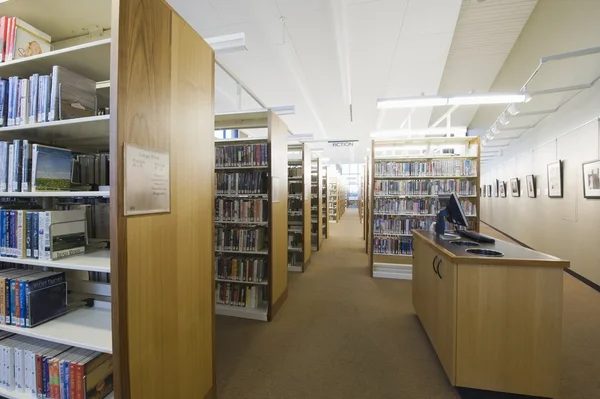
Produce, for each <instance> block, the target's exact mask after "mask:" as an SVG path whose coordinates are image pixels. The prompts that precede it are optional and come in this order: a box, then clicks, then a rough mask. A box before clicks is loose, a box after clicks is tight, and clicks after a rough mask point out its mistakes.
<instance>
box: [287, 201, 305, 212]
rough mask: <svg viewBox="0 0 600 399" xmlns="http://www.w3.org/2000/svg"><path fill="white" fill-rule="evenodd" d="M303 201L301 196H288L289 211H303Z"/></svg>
mask: <svg viewBox="0 0 600 399" xmlns="http://www.w3.org/2000/svg"><path fill="white" fill-rule="evenodd" d="M303 203H304V201H302V199H300V198H288V211H291V212H302V209H303Z"/></svg>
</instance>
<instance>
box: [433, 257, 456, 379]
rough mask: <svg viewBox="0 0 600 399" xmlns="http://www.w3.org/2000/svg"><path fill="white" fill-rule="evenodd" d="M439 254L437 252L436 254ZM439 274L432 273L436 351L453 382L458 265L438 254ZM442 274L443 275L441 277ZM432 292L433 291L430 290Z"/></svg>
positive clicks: (436, 264)
mask: <svg viewBox="0 0 600 399" xmlns="http://www.w3.org/2000/svg"><path fill="white" fill-rule="evenodd" d="M436 255H437V254H436ZM435 267H436V269H437V271H438V275H436V274H434V273H433V270H432V273H431V275H433V276H434V277H433V278H434V280H435V284H436V287H435V288H434V289H433V291H435V302H434V304H433V305H434V308H433V309H432V310H433V311H434V318H435V320H436V325H435V332H434V335H435V340H434V347H435V351H436V353H437V355H438V358H439V359H440V362H441V363H442V366H443V367H444V370H445V371H446V375H447V376H448V379H449V380H450V383H451V384H453V385H454V384H455V381H456V280H457V279H456V271H457V268H456V265H455V264H454V263H451V262H450V261H449V260H448V259H447V258H445V257H443V256H438V259H437V260H436V261H435ZM440 276H441V277H440ZM429 293H431V292H429Z"/></svg>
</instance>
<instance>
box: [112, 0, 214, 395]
mask: <svg viewBox="0 0 600 399" xmlns="http://www.w3.org/2000/svg"><path fill="white" fill-rule="evenodd" d="M113 11H114V12H115V16H114V18H115V21H116V23H115V24H113V26H112V28H113V32H112V37H113V44H112V54H111V55H112V58H113V60H112V61H113V62H112V67H111V69H112V70H111V176H112V178H111V182H113V185H112V186H111V227H112V229H113V230H112V231H111V244H112V245H111V267H112V272H113V281H112V287H113V291H112V292H113V330H114V331H115V334H114V336H115V338H114V343H115V344H114V347H115V348H118V349H117V351H115V367H116V371H115V376H116V377H117V378H118V379H117V389H116V397H117V398H128V397H131V398H144V399H151V398H165V397H196V396H200V397H204V396H205V395H206V394H207V393H209V392H211V391H212V390H213V384H214V367H213V358H214V356H213V354H214V353H213V352H214V344H213V339H214V334H213V326H214V305H213V301H214V295H213V294H214V284H213V278H214V277H213V252H212V241H213V230H212V229H213V226H212V220H213V198H212V191H213V185H212V176H213V168H214V150H213V139H214V135H213V130H214V129H213V126H214V119H213V97H214V95H213V91H214V55H213V52H212V49H211V48H210V47H209V46H208V45H207V44H206V43H205V42H204V40H202V38H201V37H200V36H198V34H197V33H196V32H195V31H194V30H193V29H192V28H191V27H189V26H188V25H187V24H186V23H185V22H184V21H183V20H182V19H181V18H180V17H179V16H177V15H176V14H174V13H172V11H171V10H170V9H169V8H168V7H167V6H166V5H165V4H164V3H162V2H159V1H152V0H120V1H114V2H113ZM124 143H132V144H135V145H138V146H141V147H148V148H151V149H158V150H163V151H169V152H170V154H171V181H170V184H171V213H169V214H160V215H143V216H136V217H128V218H125V217H124V216H123V190H124V188H123V186H122V176H123V164H122V162H121V160H122V149H123V144H124ZM192 182H193V184H191V183H192ZM115 276H116V278H115ZM165 304H168V306H166V305H165ZM157 376H160V378H158V377H157Z"/></svg>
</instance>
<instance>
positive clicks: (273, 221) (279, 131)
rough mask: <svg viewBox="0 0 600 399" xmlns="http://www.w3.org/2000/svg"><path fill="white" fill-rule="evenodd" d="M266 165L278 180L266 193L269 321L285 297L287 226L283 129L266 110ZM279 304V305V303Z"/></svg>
mask: <svg viewBox="0 0 600 399" xmlns="http://www.w3.org/2000/svg"><path fill="white" fill-rule="evenodd" d="M268 119H269V122H268V129H269V133H268V134H269V137H268V138H269V164H270V170H271V176H272V177H274V178H278V179H279V184H278V185H277V186H273V185H271V189H270V190H269V195H270V197H271V198H270V202H271V214H270V218H269V235H270V236H269V240H270V251H269V260H270V262H271V276H270V280H271V284H269V287H270V290H271V295H270V296H271V298H270V303H269V320H271V319H272V318H273V316H274V313H275V312H274V310H276V309H274V306H273V305H274V304H275V303H277V302H278V300H279V299H280V298H284V297H285V295H287V273H288V272H287V248H288V247H287V237H288V234H287V224H288V214H287V213H288V209H287V208H288V183H287V176H288V172H287V168H288V165H287V162H288V161H287V132H288V129H287V126H286V125H285V123H284V122H283V121H282V120H281V118H280V117H279V116H277V114H276V113H274V112H272V111H269V118H268ZM275 190H277V191H278V192H279V202H276V203H275V202H273V195H274V191H275ZM279 304H281V302H279Z"/></svg>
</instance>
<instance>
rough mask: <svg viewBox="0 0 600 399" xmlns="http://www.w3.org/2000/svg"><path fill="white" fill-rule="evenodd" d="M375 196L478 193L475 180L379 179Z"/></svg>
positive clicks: (376, 183) (375, 188) (376, 182)
mask: <svg viewBox="0 0 600 399" xmlns="http://www.w3.org/2000/svg"><path fill="white" fill-rule="evenodd" d="M373 188H374V193H375V196H378V195H440V194H451V193H458V194H459V195H472V196H474V195H476V192H477V185H476V183H475V182H474V181H471V180H463V179H443V180H435V179H433V180H400V181H394V180H378V181H375V183H374V186H373Z"/></svg>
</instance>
